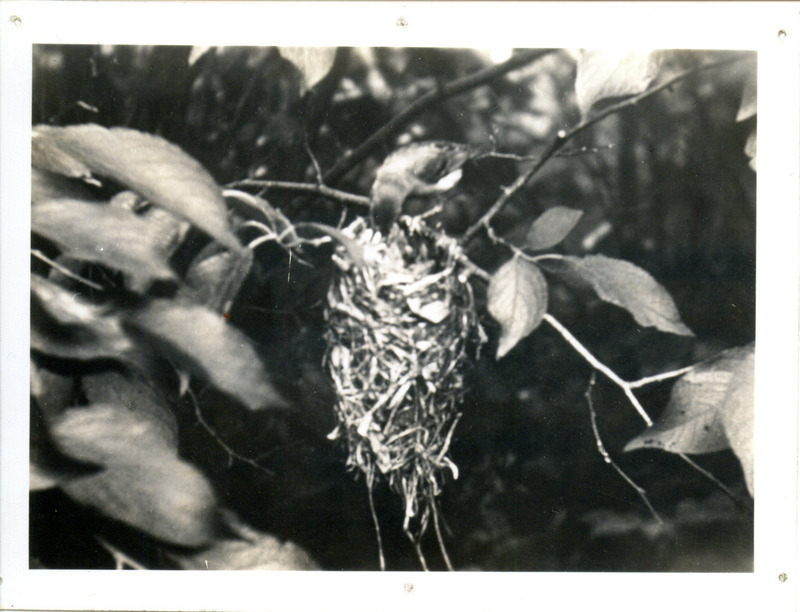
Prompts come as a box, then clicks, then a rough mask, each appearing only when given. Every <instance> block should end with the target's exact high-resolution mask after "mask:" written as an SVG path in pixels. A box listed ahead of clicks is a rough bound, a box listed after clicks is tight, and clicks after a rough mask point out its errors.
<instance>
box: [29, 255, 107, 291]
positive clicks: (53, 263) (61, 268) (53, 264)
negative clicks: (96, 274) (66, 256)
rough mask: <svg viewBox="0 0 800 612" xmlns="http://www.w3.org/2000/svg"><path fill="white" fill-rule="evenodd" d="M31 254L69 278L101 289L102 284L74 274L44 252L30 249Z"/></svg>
mask: <svg viewBox="0 0 800 612" xmlns="http://www.w3.org/2000/svg"><path fill="white" fill-rule="evenodd" d="M31 255H33V256H34V257H36V258H37V259H41V260H42V261H43V262H45V263H46V264H47V265H49V266H50V267H52V268H54V269H56V270H58V271H59V272H61V274H63V275H64V276H67V277H69V278H71V279H72V280H74V281H78V282H79V283H83V284H84V285H86V286H87V287H91V288H92V289H95V290H96V291H102V290H103V286H102V285H98V284H97V283H93V282H92V281H90V280H87V279H85V278H83V277H82V276H80V275H78V274H75V272H73V271H72V270H70V269H69V268H65V267H64V266H62V265H61V264H60V263H58V262H56V261H53V260H52V259H50V258H49V257H48V256H47V255H45V254H44V253H42V252H41V251H40V250H38V249H31Z"/></svg>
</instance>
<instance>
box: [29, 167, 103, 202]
mask: <svg viewBox="0 0 800 612" xmlns="http://www.w3.org/2000/svg"><path fill="white" fill-rule="evenodd" d="M59 198H70V199H73V200H91V199H92V192H91V190H90V188H89V186H88V185H86V184H85V183H84V182H82V181H76V180H74V179H71V178H67V177H66V176H62V175H61V174H55V173H54V172H48V171H47V170H39V169H38V168H31V204H34V205H36V204H38V203H39V202H45V201H47V200H56V199H59Z"/></svg>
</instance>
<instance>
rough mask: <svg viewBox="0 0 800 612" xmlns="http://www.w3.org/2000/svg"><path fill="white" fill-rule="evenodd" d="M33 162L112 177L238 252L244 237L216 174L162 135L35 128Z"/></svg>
mask: <svg viewBox="0 0 800 612" xmlns="http://www.w3.org/2000/svg"><path fill="white" fill-rule="evenodd" d="M33 143H34V145H33V146H34V148H35V149H37V150H42V151H44V153H42V154H38V155H34V157H33V165H34V166H35V167H37V168H39V169H42V170H49V171H51V172H57V173H60V174H66V175H67V176H84V173H85V171H86V170H87V169H88V171H90V172H91V173H92V174H98V175H100V176H105V177H108V178H111V179H113V180H115V181H117V182H118V183H121V184H122V185H124V186H126V187H127V188H129V189H131V190H133V191H136V192H137V193H139V194H141V195H142V196H143V197H144V198H145V199H147V200H148V201H149V202H152V203H153V204H156V205H158V206H162V207H164V208H166V209H167V210H169V211H171V212H173V213H174V214H176V215H178V216H179V217H182V218H184V219H186V220H187V221H191V222H192V223H193V224H195V225H196V226H197V227H199V228H200V229H202V230H203V231H205V232H207V233H208V234H209V235H210V236H212V237H214V238H215V239H217V240H218V241H219V242H220V243H222V244H224V245H225V246H226V247H228V248H230V249H232V250H238V249H239V248H240V245H239V241H238V240H237V239H236V237H235V236H234V235H233V234H232V233H231V231H230V229H229V227H228V221H227V212H226V208H225V201H224V200H223V198H222V192H221V190H220V188H219V187H218V186H217V184H216V183H215V182H214V179H212V178H211V175H209V174H208V172H206V170H205V169H204V168H203V167H202V166H201V165H200V164H199V163H198V162H197V161H195V160H194V159H193V158H191V157H189V156H188V155H187V154H186V153H184V152H183V151H182V150H181V149H180V148H179V147H177V146H175V145H173V144H171V143H169V142H167V141H166V140H164V139H163V138H159V137H158V136H152V135H150V134H145V133H143V132H137V131H135V130H130V129H127V128H111V129H106V128H104V127H101V126H99V125H94V124H87V125H75V126H69V127H53V126H48V125H38V126H35V127H34V129H33Z"/></svg>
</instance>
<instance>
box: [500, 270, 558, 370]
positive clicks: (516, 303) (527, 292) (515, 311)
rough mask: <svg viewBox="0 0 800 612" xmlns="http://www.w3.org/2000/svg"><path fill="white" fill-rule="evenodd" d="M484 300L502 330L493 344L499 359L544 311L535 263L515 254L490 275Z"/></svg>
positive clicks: (542, 280) (541, 283) (543, 288)
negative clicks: (495, 344)
mask: <svg viewBox="0 0 800 612" xmlns="http://www.w3.org/2000/svg"><path fill="white" fill-rule="evenodd" d="M487 302H488V304H487V307H488V309H489V314H491V315H492V316H493V317H494V318H495V320H496V321H497V322H498V323H500V328H501V330H502V331H501V334H500V341H499V342H498V345H497V359H500V358H501V357H503V356H504V355H505V354H506V353H508V351H510V350H511V349H512V348H514V347H515V346H516V345H517V343H518V342H519V341H520V340H521V339H522V338H524V337H525V336H527V335H528V334H529V333H531V332H532V331H533V330H534V329H536V328H537V327H539V324H540V323H541V322H542V317H544V314H545V312H546V311H547V281H546V280H545V278H544V276H543V275H542V273H541V271H540V270H539V268H538V267H536V265H535V264H533V263H531V262H528V261H525V260H523V259H519V258H517V257H515V258H513V259H510V260H509V261H507V262H506V263H505V264H503V266H501V267H500V269H498V270H497V272H495V273H494V274H493V275H492V278H491V280H490V281H489V289H488V294H487Z"/></svg>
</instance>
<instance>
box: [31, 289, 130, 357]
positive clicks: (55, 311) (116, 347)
mask: <svg viewBox="0 0 800 612" xmlns="http://www.w3.org/2000/svg"><path fill="white" fill-rule="evenodd" d="M31 348H32V349H34V350H37V351H39V352H41V353H45V354H48V355H53V356H55V357H62V358H67V359H103V358H111V359H121V360H129V359H130V358H131V356H132V353H133V351H134V344H133V342H132V341H131V339H130V338H129V337H128V335H127V334H126V333H125V332H124V330H123V329H122V325H121V324H120V321H119V319H118V318H117V317H116V316H114V315H113V314H110V313H108V312H107V311H106V309H104V308H102V307H100V306H95V305H94V304H90V303H89V302H86V301H85V300H82V299H80V298H79V297H78V294H76V293H75V292H74V291H67V290H65V289H62V288H61V287H59V286H58V285H55V284H53V283H51V282H49V281H46V280H45V279H43V278H41V277H40V276H36V275H32V276H31Z"/></svg>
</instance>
